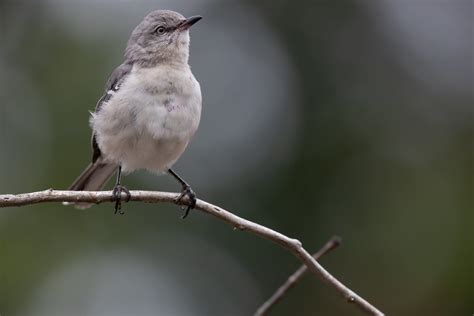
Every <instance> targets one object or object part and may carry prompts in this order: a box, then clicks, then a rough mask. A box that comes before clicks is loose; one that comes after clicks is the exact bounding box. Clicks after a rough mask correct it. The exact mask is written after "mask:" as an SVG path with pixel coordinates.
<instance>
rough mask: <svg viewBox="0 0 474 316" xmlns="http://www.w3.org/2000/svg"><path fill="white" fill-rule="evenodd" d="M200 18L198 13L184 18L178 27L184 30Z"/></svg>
mask: <svg viewBox="0 0 474 316" xmlns="http://www.w3.org/2000/svg"><path fill="white" fill-rule="evenodd" d="M200 19H202V16H200V15H196V16H192V17H189V18H187V19H186V20H184V22H183V23H181V24H180V25H179V27H178V28H179V29H180V30H181V31H185V30H187V29H189V28H190V27H191V26H193V25H194V24H195V23H196V22H197V21H199V20H200Z"/></svg>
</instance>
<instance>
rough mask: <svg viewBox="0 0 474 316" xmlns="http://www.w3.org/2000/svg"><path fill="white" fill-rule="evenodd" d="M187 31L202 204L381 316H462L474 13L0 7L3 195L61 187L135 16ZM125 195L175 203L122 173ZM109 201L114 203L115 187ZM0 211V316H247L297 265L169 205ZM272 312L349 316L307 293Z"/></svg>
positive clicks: (467, 5)
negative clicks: (252, 226) (335, 238)
mask: <svg viewBox="0 0 474 316" xmlns="http://www.w3.org/2000/svg"><path fill="white" fill-rule="evenodd" d="M164 8H166V9H172V10H176V11H179V12H181V13H182V14H184V15H185V16H190V15H196V14H200V15H203V16H204V19H203V20H202V21H201V22H199V23H198V24H197V25H196V26H195V27H193V29H192V31H191V39H192V40H191V58H190V63H191V65H192V69H193V72H194V74H195V76H196V77H197V79H198V80H199V82H200V83H201V88H202V91H203V116H202V120H201V126H200V129H199V131H198V133H197V135H196V136H195V138H194V140H193V141H192V143H191V144H190V146H189V148H188V150H187V151H186V152H185V154H184V155H183V156H182V157H181V159H180V160H179V162H178V163H177V164H176V166H175V168H176V171H177V172H178V173H180V174H181V175H182V176H183V177H184V178H185V179H187V180H188V182H189V183H191V184H192V187H193V188H194V190H195V191H196V192H197V194H198V197H200V198H202V199H205V200H207V201H209V202H212V203H215V204H218V205H220V206H222V207H224V208H226V209H228V210H231V211H233V212H235V213H236V214H237V215H239V216H243V217H245V218H248V219H250V220H253V221H256V222H258V223H261V224H263V225H266V226H268V227H271V228H273V229H275V230H278V231H280V232H282V233H284V234H287V235H289V236H291V237H295V238H298V239H300V240H301V241H302V242H303V244H304V246H305V247H306V249H308V251H310V252H315V251H316V250H318V249H319V247H321V246H322V245H323V244H324V243H325V242H326V240H327V239H329V238H330V237H331V236H332V235H334V234H337V235H340V236H342V237H343V245H342V247H340V248H338V249H337V250H335V251H334V252H332V253H331V254H329V255H328V256H326V257H325V258H323V259H322V260H321V263H322V264H323V266H325V267H326V268H327V269H328V270H329V271H330V272H331V273H333V274H334V276H336V277H337V278H339V279H340V280H341V281H342V282H344V283H345V284H346V285H348V286H349V287H350V288H352V289H353V290H355V291H356V292H358V293H359V294H360V295H361V296H362V297H364V298H366V299H367V300H369V301H370V302H371V303H373V304H374V305H376V306H377V307H379V308H380V309H381V310H382V311H384V312H385V313H387V314H388V315H470V314H472V312H473V311H474V300H473V297H474V295H473V294H474V291H473V284H474V277H473V274H474V272H473V271H474V268H473V267H474V265H473V263H474V262H473V254H474V240H473V233H472V227H473V224H474V218H473V215H472V214H473V211H474V209H473V196H474V195H473V194H474V190H473V181H472V178H473V168H472V162H473V127H474V125H473V116H472V115H473V111H472V109H473V59H472V58H473V31H472V30H473V2H472V1H470V0H465V1H464V0H450V1H448V0H446V1H441V0H400V1H389V0H385V1H382V0H366V1H362V0H340V1H337V2H335V1H321V0H319V1H314V0H312V1H310V0H306V1H305V0H300V1H258V2H257V1H249V0H241V1H238V0H233V1H217V0H193V1H185V0H154V1H141V0H140V1H111V0H100V1H99V0H97V1H92V0H86V1H72V0H70V1H68V0H43V1H10V2H8V1H7V2H5V1H2V2H0V69H1V71H0V97H1V100H2V102H1V103H2V105H1V107H0V146H1V154H0V175H1V177H0V192H1V193H20V192H30V191H37V190H43V189H46V188H50V187H52V188H56V189H65V188H67V187H68V186H69V184H70V183H71V182H72V181H73V180H74V179H75V178H76V176H77V175H78V174H79V173H80V172H81V171H82V169H83V167H85V166H86V165H87V163H88V162H89V161H90V157H91V154H90V128H89V125H88V118H89V112H88V111H89V110H92V109H94V107H95V103H96V101H97V100H98V98H99V97H100V96H101V94H102V92H103V87H104V84H105V82H106V80H107V78H108V76H109V74H110V73H111V71H112V70H113V69H114V68H115V67H116V66H117V65H118V64H120V63H121V62H122V52H123V49H124V47H125V43H126V41H127V39H128V36H129V34H130V32H131V31H132V29H133V28H134V27H135V26H136V25H137V24H138V23H139V22H140V21H141V19H142V18H143V16H145V15H146V14H147V13H148V12H149V11H151V10H154V9H164ZM124 184H125V185H126V186H127V187H128V188H130V189H144V190H167V191H178V190H179V189H180V188H179V186H178V185H177V184H176V183H175V181H174V180H173V179H171V178H170V177H168V176H162V177H156V176H153V175H150V174H148V173H146V172H138V173H135V174H132V175H129V176H127V177H125V178H124ZM108 188H109V189H110V188H111V185H110V184H109V186H108ZM124 208H125V212H126V214H125V215H123V216H118V215H114V214H113V213H114V212H113V206H112V205H111V204H103V205H99V206H95V207H93V208H91V209H89V210H87V211H77V210H75V209H73V208H68V207H65V206H62V205H61V204H58V203H56V204H53V203H50V204H43V205H35V206H27V207H22V208H8V209H1V210H0V314H1V315H2V316H12V315H27V316H28V315H171V316H174V315H178V316H179V315H251V314H252V313H253V312H254V311H255V310H256V309H257V307H258V306H259V305H260V304H261V303H262V302H263V301H264V300H265V299H267V298H268V297H269V296H270V295H271V294H272V293H273V291H274V290H275V289H276V288H277V287H278V286H279V285H280V284H281V283H282V282H283V281H284V280H286V278H287V277H288V276H289V274H290V273H292V272H293V271H294V270H295V269H296V268H297V267H299V265H300V263H299V262H298V261H297V260H296V259H295V258H294V257H293V256H291V255H290V254H289V253H288V252H286V251H284V250H283V249H281V248H280V247H278V246H276V245H274V244H272V243H270V242H268V241H265V240H262V239H259V238H257V237H255V236H253V235H250V234H248V233H243V232H236V231H233V230H232V227H230V226H228V225H226V224H223V223H222V222H220V221H218V220H216V219H215V218H212V217H210V216H208V215H205V214H203V213H200V212H197V211H195V212H191V214H190V216H189V217H188V219H186V220H184V221H183V220H181V218H180V216H181V214H182V213H181V211H180V209H179V208H178V207H176V206H174V205H164V204H156V205H147V204H140V203H129V204H126V205H125V206H124ZM271 315H361V313H360V312H359V311H358V309H357V308H355V307H354V306H351V305H350V304H347V303H346V302H345V301H344V300H343V299H341V297H339V296H338V294H337V293H336V292H335V291H334V290H333V289H332V288H329V287H328V286H327V285H325V284H323V283H322V282H320V280H319V279H317V278H316V277H314V276H313V275H307V276H306V277H305V278H304V280H303V281H302V282H301V283H300V284H299V285H298V286H297V287H296V288H295V289H294V290H293V291H291V292H290V293H289V294H288V295H287V296H286V298H285V299H284V300H283V302H281V303H280V304H279V305H277V306H276V307H275V309H274V310H273V313H272V314H271Z"/></svg>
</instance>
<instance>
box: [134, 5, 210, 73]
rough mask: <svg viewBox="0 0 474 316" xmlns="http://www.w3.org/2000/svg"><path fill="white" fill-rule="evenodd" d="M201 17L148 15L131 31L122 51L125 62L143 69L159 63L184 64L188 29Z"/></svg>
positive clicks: (167, 13)
mask: <svg viewBox="0 0 474 316" xmlns="http://www.w3.org/2000/svg"><path fill="white" fill-rule="evenodd" d="M201 18H202V17H200V16H193V17H190V18H185V17H184V16H182V15H181V14H179V13H177V12H174V11H169V10H157V11H153V12H150V13H149V14H148V15H147V16H146V17H145V18H144V19H143V21H142V22H141V23H140V24H138V25H137V27H136V28H135V29H134V30H133V32H132V35H131V36H130V39H129V40H128V44H127V48H126V49H125V59H126V60H127V61H128V62H133V63H139V64H140V65H142V66H144V67H152V66H154V65H157V64H159V63H162V62H168V63H177V64H178V63H187V62H188V58H189V28H190V27H191V26H192V25H193V24H194V23H196V22H197V21H199V20H200V19H201Z"/></svg>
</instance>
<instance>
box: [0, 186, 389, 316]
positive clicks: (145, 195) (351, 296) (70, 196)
mask: <svg viewBox="0 0 474 316" xmlns="http://www.w3.org/2000/svg"><path fill="white" fill-rule="evenodd" d="M130 193H131V198H130V201H140V202H146V203H160V202H166V203H174V202H175V200H176V198H177V197H178V194H177V193H169V192H154V191H130ZM122 195H123V198H125V197H126V196H125V193H123V194H122ZM112 201H113V198H112V191H59V190H53V189H49V190H45V191H40V192H32V193H24V194H17V195H13V194H7V195H0V207H10V206H23V205H29V204H37V203H44V202H88V203H97V204H98V203H102V202H112ZM182 203H183V204H187V203H188V200H187V199H183V201H182ZM195 209H197V210H200V211H202V212H204V213H207V214H210V215H212V216H214V217H217V218H218V219H220V220H223V221H224V222H227V223H229V224H231V225H232V226H233V227H234V228H235V229H239V230H242V231H249V232H251V233H253V234H255V235H257V236H260V237H263V238H265V239H268V240H270V241H273V242H275V243H277V244H279V245H280V246H281V247H283V248H285V249H287V250H288V251H289V252H291V253H292V254H293V255H295V256H296V257H297V258H299V259H300V261H301V262H302V263H303V264H305V265H306V266H307V267H308V269H309V270H310V271H311V272H312V273H313V274H315V275H317V276H318V277H319V278H320V279H321V280H323V281H324V282H326V283H327V284H328V285H330V286H331V287H333V288H334V289H335V290H336V291H337V292H338V293H339V294H341V295H342V296H343V297H344V298H345V299H346V300H347V301H348V302H350V303H353V304H355V305H356V306H358V307H359V308H360V309H362V310H363V311H364V312H366V313H367V314H369V315H383V313H382V312H380V311H379V310H378V309H377V308H375V307H374V306H372V305H371V304H370V303H369V302H367V301H366V300H364V299H363V298H362V297H360V296H359V295H357V294H356V293H355V292H353V291H352V290H351V289H349V288H348V287H346V286H345V285H344V284H342V283H341V282H340V281H339V280H337V279H336V278H335V277H333V276H332V275H331V274H330V273H329V272H327V271H326V270H325V269H324V268H323V267H322V266H321V265H320V264H319V263H318V262H317V261H316V260H315V259H314V258H313V257H312V256H311V255H310V254H309V253H308V252H307V251H306V250H305V249H304V248H303V246H302V244H301V242H300V241H298V240H297V239H293V238H289V237H287V236H285V235H283V234H281V233H279V232H276V231H274V230H272V229H270V228H267V227H265V226H262V225H259V224H257V223H254V222H251V221H249V220H246V219H243V218H241V217H239V216H237V215H234V214H232V213H230V212H228V211H226V210H224V209H223V208H221V207H218V206H215V205H212V204H210V203H207V202H205V201H202V200H197V203H196V207H195Z"/></svg>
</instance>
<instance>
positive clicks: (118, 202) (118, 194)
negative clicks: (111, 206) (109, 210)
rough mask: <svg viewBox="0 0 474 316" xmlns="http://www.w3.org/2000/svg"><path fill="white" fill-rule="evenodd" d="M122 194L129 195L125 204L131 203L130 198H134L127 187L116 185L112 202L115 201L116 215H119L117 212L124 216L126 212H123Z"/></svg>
mask: <svg viewBox="0 0 474 316" xmlns="http://www.w3.org/2000/svg"><path fill="white" fill-rule="evenodd" d="M122 192H124V193H125V194H126V195H127V197H126V198H125V202H128V201H130V198H131V196H132V195H131V194H130V191H129V190H128V189H127V188H126V187H124V186H122V185H120V184H117V185H115V187H114V190H113V191H112V200H113V201H115V214H117V212H118V213H119V214H121V215H123V214H124V212H123V211H122Z"/></svg>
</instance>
